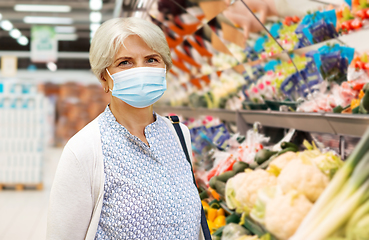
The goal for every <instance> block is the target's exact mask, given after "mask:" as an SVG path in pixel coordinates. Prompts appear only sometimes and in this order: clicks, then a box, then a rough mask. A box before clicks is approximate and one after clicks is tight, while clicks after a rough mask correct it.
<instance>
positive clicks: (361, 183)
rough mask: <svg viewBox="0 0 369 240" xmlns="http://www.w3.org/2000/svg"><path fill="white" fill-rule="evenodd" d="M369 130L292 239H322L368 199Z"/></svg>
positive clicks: (335, 229)
mask: <svg viewBox="0 0 369 240" xmlns="http://www.w3.org/2000/svg"><path fill="white" fill-rule="evenodd" d="M368 149H369V129H367V130H366V132H365V133H364V135H363V136H362V138H361V140H360V141H359V143H358V144H357V146H356V148H355V149H354V150H353V152H352V153H351V155H350V156H349V157H348V159H347V160H346V162H345V164H344V165H343V166H342V168H341V169H340V170H339V171H338V172H337V173H336V174H335V176H334V178H333V179H332V181H331V182H330V184H329V185H328V187H327V188H326V189H325V191H324V192H323V194H322V195H321V196H320V198H319V199H318V201H317V202H316V203H315V204H314V206H313V208H312V209H311V211H310V212H309V214H308V215H307V216H306V217H305V218H304V220H303V222H302V223H301V224H300V226H299V228H298V230H297V231H296V232H295V234H294V236H293V237H292V238H290V240H300V239H314V240H323V239H326V238H328V237H329V236H331V235H332V234H333V233H334V232H336V231H337V230H338V229H339V228H340V227H341V226H342V225H343V224H344V223H346V222H347V221H348V219H349V217H350V216H351V214H352V213H353V212H355V211H356V210H357V209H358V208H359V207H360V205H361V204H362V203H364V202H365V201H367V200H368V199H369V152H368Z"/></svg>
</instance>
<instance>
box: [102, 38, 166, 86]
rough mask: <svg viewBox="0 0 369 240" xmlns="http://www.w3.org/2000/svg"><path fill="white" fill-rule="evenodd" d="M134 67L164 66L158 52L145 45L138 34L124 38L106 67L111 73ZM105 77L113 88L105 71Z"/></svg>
mask: <svg viewBox="0 0 369 240" xmlns="http://www.w3.org/2000/svg"><path fill="white" fill-rule="evenodd" d="M135 67H156V68H165V63H164V60H163V58H162V57H161V56H160V54H159V53H157V52H155V51H154V50H152V49H151V48H150V47H149V46H147V44H146V43H145V42H144V41H143V40H142V39H141V38H140V37H139V36H137V35H131V36H128V37H127V38H126V39H125V40H124V46H123V45H122V46H120V49H119V51H118V53H117V54H116V56H115V57H114V61H113V64H112V65H111V66H109V67H108V68H107V69H108V71H109V72H110V74H111V75H113V74H114V73H117V72H120V71H125V70H128V69H131V68H135ZM105 79H106V80H107V84H108V85H109V88H110V89H113V86H114V84H113V81H112V79H111V78H110V77H109V75H108V74H107V73H105Z"/></svg>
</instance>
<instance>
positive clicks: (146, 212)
mask: <svg viewBox="0 0 369 240" xmlns="http://www.w3.org/2000/svg"><path fill="white" fill-rule="evenodd" d="M155 117H156V120H155V122H154V123H152V124H150V125H148V126H147V127H146V128H145V136H146V139H147V141H148V143H149V145H150V147H149V146H147V145H146V144H145V143H143V142H142V141H141V140H140V139H139V138H138V137H136V136H134V135H132V134H131V133H129V131H128V130H127V129H126V128H124V127H123V126H122V125H120V124H119V123H118V122H117V121H116V119H115V117H114V115H113V114H112V112H111V111H110V109H109V106H107V107H106V109H105V111H104V112H103V113H102V114H101V115H100V116H99V127H100V133H101V143H102V150H103V156H104V171H105V184H104V192H105V193H104V200H103V206H102V211H101V217H100V222H99V225H98V229H97V233H96V237H95V239H168V240H174V239H186V240H192V239H194V240H195V239H196V240H197V239H198V236H199V232H200V218H201V202H200V198H199V195H198V192H197V189H196V187H195V185H194V183H193V179H192V173H191V169H190V165H189V163H188V161H187V159H186V156H185V154H184V152H183V150H182V148H181V146H180V145H179V143H178V142H177V140H176V138H175V136H174V135H173V134H174V133H173V132H172V131H171V129H169V127H168V125H167V124H166V122H165V121H164V120H163V119H161V118H160V117H158V116H157V115H156V114H155Z"/></svg>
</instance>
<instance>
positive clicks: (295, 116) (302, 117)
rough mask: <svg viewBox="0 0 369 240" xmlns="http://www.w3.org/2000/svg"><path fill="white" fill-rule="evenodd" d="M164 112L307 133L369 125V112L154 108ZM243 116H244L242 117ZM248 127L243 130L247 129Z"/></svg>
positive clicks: (358, 131)
mask: <svg viewBox="0 0 369 240" xmlns="http://www.w3.org/2000/svg"><path fill="white" fill-rule="evenodd" d="M154 109H155V111H156V112H157V113H159V114H161V115H166V114H169V113H174V114H177V115H180V116H182V117H184V118H189V117H199V116H201V115H211V116H216V117H218V118H219V119H220V120H222V121H229V122H236V123H237V126H239V127H240V126H241V127H242V125H245V124H253V123H254V122H260V123H261V124H262V125H263V126H268V127H276V128H294V129H297V130H301V131H306V132H316V133H329V134H336V135H349V136H355V137H361V135H362V134H363V133H364V132H365V130H366V129H367V128H368V127H369V115H347V114H332V113H296V112H278V111H249V110H240V111H231V110H224V109H206V108H189V107H154ZM239 116H240V117H241V118H240V117H239ZM246 128H247V127H244V128H242V129H246Z"/></svg>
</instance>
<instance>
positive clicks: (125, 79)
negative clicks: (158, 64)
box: [106, 67, 167, 108]
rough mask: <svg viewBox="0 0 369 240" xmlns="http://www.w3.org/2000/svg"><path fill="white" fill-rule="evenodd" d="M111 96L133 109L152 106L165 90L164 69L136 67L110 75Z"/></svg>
mask: <svg viewBox="0 0 369 240" xmlns="http://www.w3.org/2000/svg"><path fill="white" fill-rule="evenodd" d="M106 71H107V72H108V74H109V76H110V77H111V79H113V81H114V87H113V90H111V89H109V90H110V91H111V92H112V95H113V96H115V97H117V98H119V99H121V100H122V101H123V102H125V103H127V104H129V105H131V106H132V107H135V108H145V107H148V106H150V105H152V104H154V103H155V102H156V101H158V99H159V98H160V97H161V96H162V95H163V94H164V92H165V90H167V80H166V78H165V77H166V68H154V67H137V68H131V69H128V70H125V71H121V72H118V73H114V74H113V75H110V73H109V71H108V69H106Z"/></svg>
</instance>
